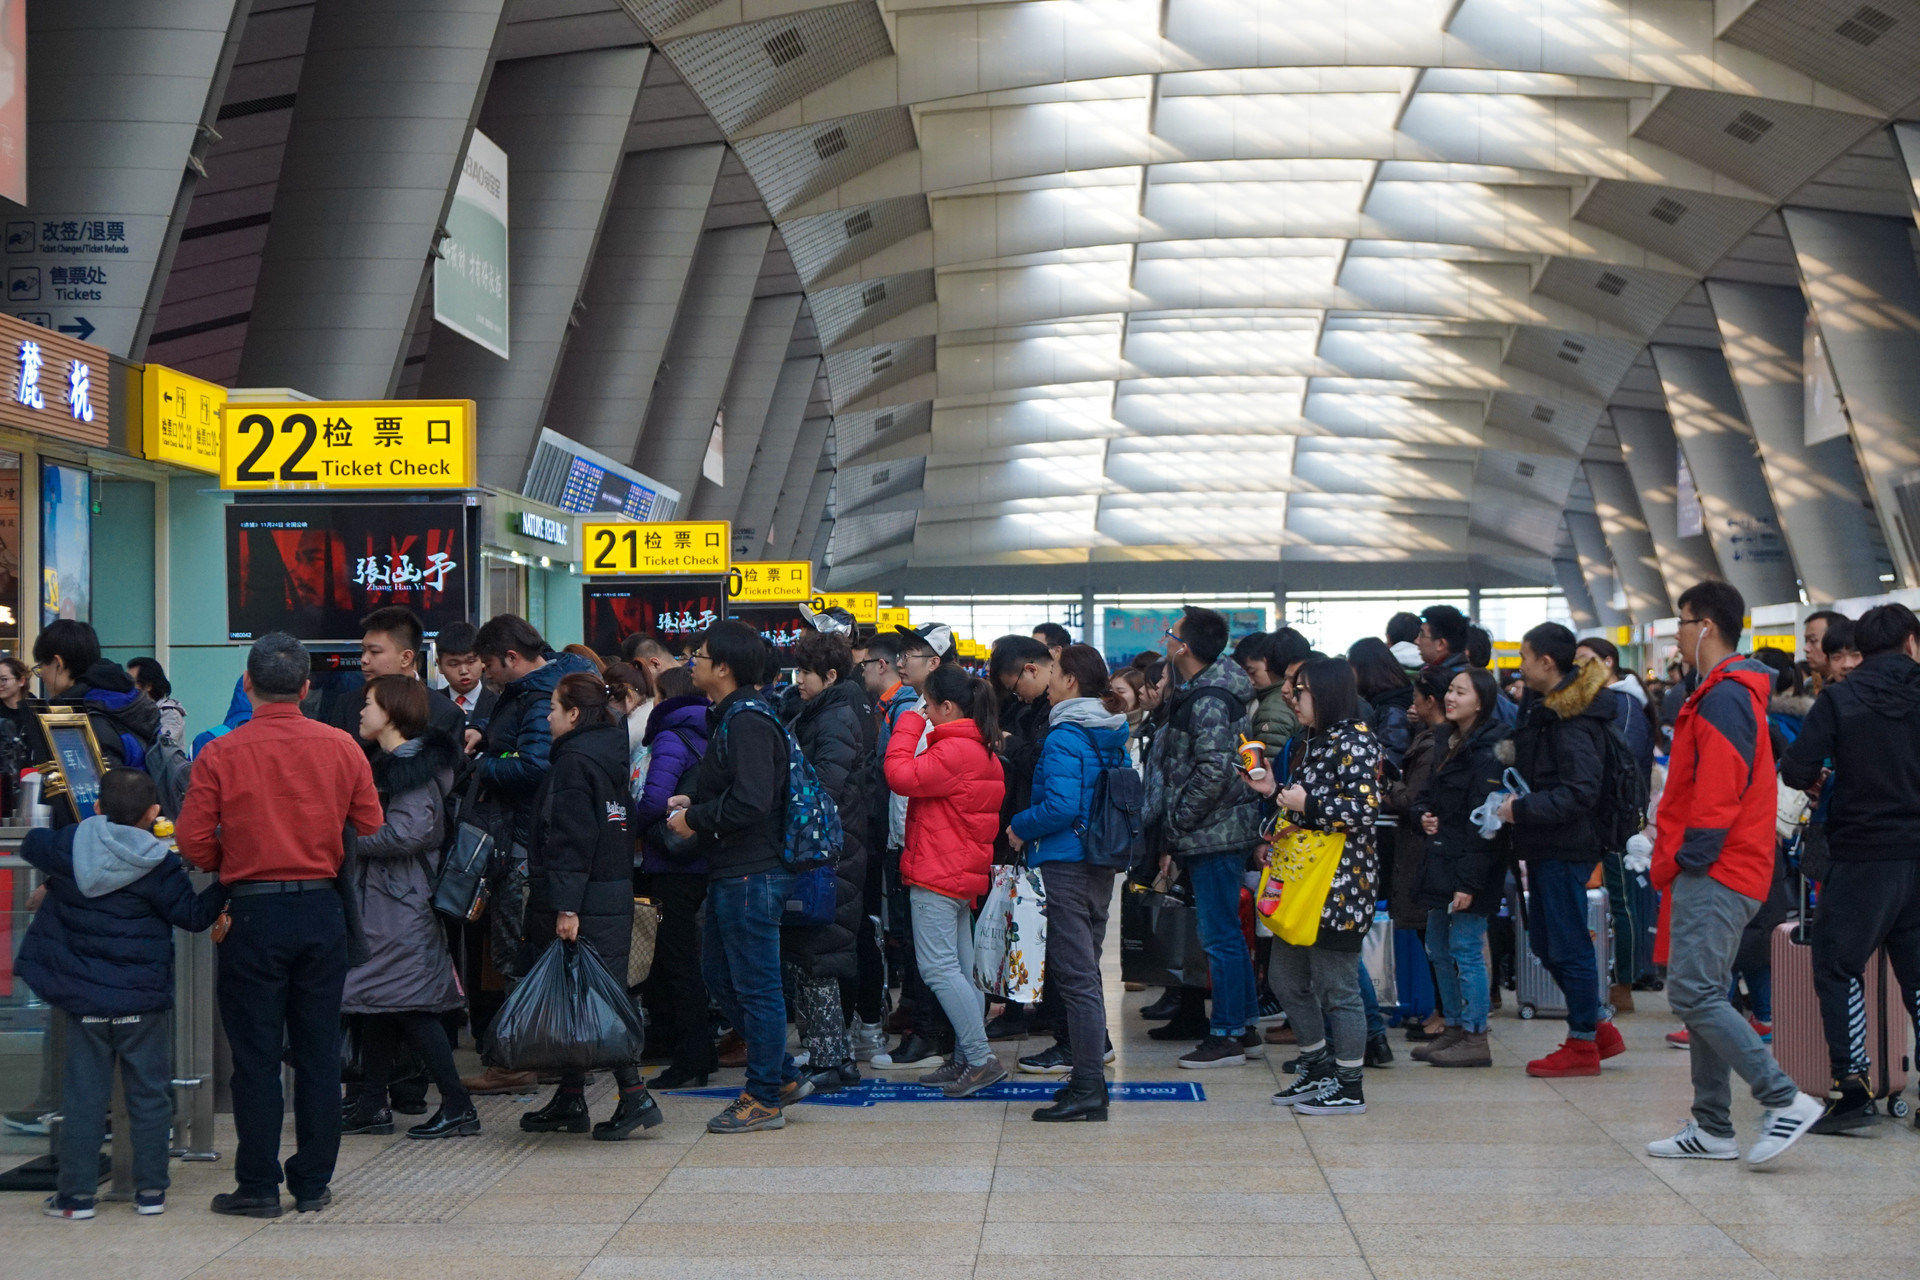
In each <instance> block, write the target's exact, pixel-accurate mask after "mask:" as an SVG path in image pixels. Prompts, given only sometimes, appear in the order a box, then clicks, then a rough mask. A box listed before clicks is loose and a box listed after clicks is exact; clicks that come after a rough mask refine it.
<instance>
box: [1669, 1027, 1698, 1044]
mask: <svg viewBox="0 0 1920 1280" xmlns="http://www.w3.org/2000/svg"><path fill="white" fill-rule="evenodd" d="M1667 1043H1668V1044H1670V1045H1672V1046H1673V1047H1674V1048H1676V1049H1684V1048H1686V1047H1687V1046H1688V1045H1689V1044H1691V1043H1692V1041H1691V1040H1690V1039H1689V1037H1688V1036H1687V1029H1686V1028H1685V1027H1682V1028H1680V1029H1679V1030H1678V1031H1669V1032H1667Z"/></svg>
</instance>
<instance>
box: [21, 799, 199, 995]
mask: <svg viewBox="0 0 1920 1280" xmlns="http://www.w3.org/2000/svg"><path fill="white" fill-rule="evenodd" d="M20 856H21V857H23V858H25V859H26V860H27V861H28V862H30V863H32V864H33V865H34V866H36V867H38V868H39V869H40V870H41V872H42V873H44V874H45V875H46V877H47V900H46V901H45V902H44V903H42V904H41V906H40V910H39V911H38V912H36V913H35V914H34V917H33V923H32V925H31V926H29V927H28V929H27V937H26V941H25V942H23V943H22V944H21V947H20V956H19V959H18V961H17V962H16V965H17V968H18V971H19V974H20V977H21V978H22V979H23V980H24V981H25V982H26V984H27V985H28V986H29V987H31V988H33V990H34V992H35V993H36V994H38V995H39V996H40V998H41V999H43V1000H45V1001H46V1002H47V1003H48V1004H50V1005H52V1006H53V1007H54V1008H56V1009H61V1010H64V1011H65V1012H66V1013H67V1014H69V1015H71V1016H74V1017H81V1018H125V1017H131V1016H133V1015H134V1014H139V1013H158V1012H160V1011H161V1010H163V1009H171V1008H173V931H174V930H175V929H176V928H179V929H186V930H188V931H190V932H192V933H198V932H200V931H201V930H202V929H205V928H208V927H209V926H211V925H212V924H213V922H214V920H215V919H216V918H217V917H218V916H219V915H220V908H221V907H222V906H223V905H225V903H226V900H227V891H226V889H225V888H224V887H222V886H221V885H219V884H214V885H211V886H210V887H208V888H206V889H204V890H202V891H200V892H199V893H195V892H194V889H193V884H192V882H191V881H189V880H188V879H187V872H186V868H185V867H184V866H183V865H182V864H181V862H180V856H179V855H178V854H176V853H174V852H172V851H171V850H170V849H169V847H168V843H167V841H165V840H161V839H158V838H156V837H155V836H154V835H152V834H151V833H150V832H146V831H142V830H141V829H140V828H138V827H123V826H120V825H118V824H116V823H112V822H109V821H108V820H107V819H106V818H104V817H101V816H98V815H96V816H94V817H91V818H88V819H87V820H86V821H85V822H82V823H80V824H79V825H78V826H72V827H65V828H63V829H61V830H59V831H54V830H52V829H50V828H47V827H36V828H34V829H33V830H32V831H29V832H27V838H26V840H25V841H23V842H22V843H21V846H20Z"/></svg>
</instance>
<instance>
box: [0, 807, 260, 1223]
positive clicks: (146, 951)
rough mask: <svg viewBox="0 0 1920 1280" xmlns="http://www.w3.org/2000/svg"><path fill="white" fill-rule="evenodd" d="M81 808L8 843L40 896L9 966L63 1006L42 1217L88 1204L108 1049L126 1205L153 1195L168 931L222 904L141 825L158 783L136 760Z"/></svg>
mask: <svg viewBox="0 0 1920 1280" xmlns="http://www.w3.org/2000/svg"><path fill="white" fill-rule="evenodd" d="M94 808H95V809H96V810H97V813H96V816H94V817H91V818H88V819H87V820H86V821H84V822H82V823H81V824H80V825H79V826H75V827H67V828H64V829H63V830H60V831H52V830H49V829H47V828H44V827H40V828H35V829H34V830H33V831H31V832H29V833H28V834H27V838H26V840H25V841H24V842H23V843H22V845H21V848H20V853H21V856H22V857H24V858H25V859H26V860H27V861H28V862H30V863H32V864H33V865H34V866H35V867H37V868H39V869H40V871H41V872H43V873H44V874H45V875H46V877H47V881H46V886H45V888H46V901H45V902H44V903H43V904H42V905H41V907H40V909H39V911H38V913H37V914H36V915H35V916H34V920H33V925H32V927H31V928H29V929H28V930H27V937H26V940H25V942H23V943H22V944H21V947H20V959H19V965H18V967H19V972H20V976H21V978H22V979H24V980H25V981H26V983H27V985H28V986H30V987H32V988H33V989H34V990H35V991H36V992H38V993H39V994H40V996H41V997H42V998H43V999H45V1000H46V1001H47V1003H48V1004H51V1005H53V1006H54V1007H55V1008H57V1009H59V1010H60V1011H61V1012H63V1013H65V1014H66V1015H67V1049H66V1062H65V1064H64V1068H63V1074H62V1088H63V1099H62V1105H61V1110H62V1112H63V1113H64V1116H65V1119H64V1121H63V1123H62V1125H61V1129H60V1150H59V1152H58V1154H59V1157H60V1173H59V1181H58V1184H57V1186H58V1190H57V1192H56V1193H55V1194H54V1195H52V1196H50V1197H48V1199H47V1202H46V1212H47V1214H48V1216H50V1217H55V1218H69V1219H78V1218H91V1217H92V1216H93V1213H94V1197H95V1195H96V1193H97V1192H98V1191H99V1182H100V1166H99V1157H100V1144H101V1143H102V1141H104V1138H105V1131H106V1121H107V1103H108V1100H109V1099H110V1097H111V1096H112V1093H113V1068H114V1063H115V1061H116V1060H118V1062H119V1064H120V1076H121V1080H122V1083H123V1085H124V1088H125V1093H126V1101H127V1119H128V1122H129V1127H130V1128H131V1130H132V1138H133V1184H134V1188H135V1192H136V1195H135V1200H134V1208H135V1211H136V1212H138V1213H142V1214H155V1213H159V1212H161V1211H162V1210H163V1209H165V1208H166V1196H167V1181H168V1178H167V1126H168V1125H169V1124H170V1123H171V1122H172V1119H173V1094H172V1084H171V1081H172V1076H173V1070H172V1067H173V1049H172V1038H171V1035H170V1030H171V1028H170V1023H171V1017H170V1013H171V1010H172V1008H173V931H174V929H175V928H181V929H187V930H189V931H191V932H194V933H198V932H200V931H201V930H202V929H205V928H207V927H208V926H210V925H212V924H213V922H214V920H215V919H216V918H217V917H218V916H219V914H220V910H221V908H222V907H223V906H224V905H225V903H226V890H225V889H224V888H222V887H221V886H219V885H218V884H216V885H213V886H212V887H210V888H208V889H206V890H205V891H203V892H200V893H195V892H194V889H193V885H192V883H191V882H190V881H189V880H188V879H187V873H186V869H185V868H184V867H183V866H182V865H181V862H180V855H179V854H177V853H175V852H173V850H172V846H171V842H170V841H168V840H164V839H161V838H160V837H158V836H155V835H154V834H153V824H154V820H155V819H156V818H158V817H159V816H160V796H159V790H158V788H157V787H156V786H155V785H154V781H153V779H152V778H151V777H149V776H148V775H147V774H146V773H145V772H144V771H142V770H139V769H110V770H108V771H107V773H106V775H105V776H104V777H103V778H101V780H100V798H99V801H98V802H97V803H96V804H95V806H94Z"/></svg>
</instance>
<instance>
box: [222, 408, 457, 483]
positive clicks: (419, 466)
mask: <svg viewBox="0 0 1920 1280" xmlns="http://www.w3.org/2000/svg"><path fill="white" fill-rule="evenodd" d="M473 427H474V404H473V401H471V400H315V401H306V402H300V403H288V404H231V403H230V404H228V405H227V408H226V412H225V413H224V414H222V415H221V430H220V487H221V488H222V489H471V488H472V487H473V485H474V474H475V467H474V458H473V448H474V430H473Z"/></svg>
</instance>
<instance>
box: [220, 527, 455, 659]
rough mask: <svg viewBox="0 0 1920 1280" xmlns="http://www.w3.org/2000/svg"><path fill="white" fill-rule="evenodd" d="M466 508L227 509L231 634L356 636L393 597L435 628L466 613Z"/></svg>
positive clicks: (353, 638) (236, 637) (337, 638)
mask: <svg viewBox="0 0 1920 1280" xmlns="http://www.w3.org/2000/svg"><path fill="white" fill-rule="evenodd" d="M467 558H468V548H467V536H466V508H465V507H464V506H454V505H448V504H442V503H408V504H404V505H402V504H386V503H379V504H342V505H339V506H317V505H293V504H288V505H284V506H282V505H278V504H275V505H253V504H241V503H235V504H234V505H232V506H230V507H228V508H227V639H228V640H253V639H256V638H258V637H260V636H263V635H265V634H266V633H268V632H269V631H285V632H287V633H288V634H290V635H293V636H296V637H298V638H299V639H301V640H315V641H357V640H358V639H359V638H360V619H361V618H364V617H365V616H366V615H367V614H369V613H371V612H373V611H374V610H375V609H380V608H384V607H386V606H387V605H405V606H406V607H407V608H409V609H412V610H413V611H414V612H415V613H417V614H419V615H420V622H421V625H422V628H423V629H424V630H425V631H426V633H427V634H428V635H429V636H434V635H438V634H439V633H440V629H441V628H442V627H444V626H446V625H448V624H449V623H453V622H463V621H465V620H466V619H467V616H468V598H469V597H468V583H469V576H470V575H469V566H468V564H467Z"/></svg>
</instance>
